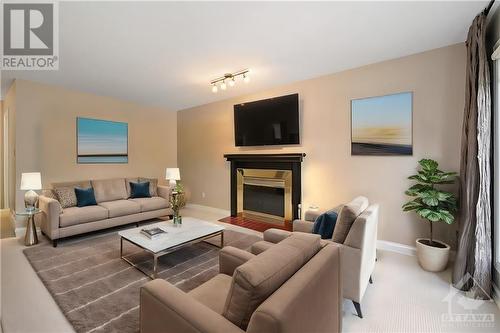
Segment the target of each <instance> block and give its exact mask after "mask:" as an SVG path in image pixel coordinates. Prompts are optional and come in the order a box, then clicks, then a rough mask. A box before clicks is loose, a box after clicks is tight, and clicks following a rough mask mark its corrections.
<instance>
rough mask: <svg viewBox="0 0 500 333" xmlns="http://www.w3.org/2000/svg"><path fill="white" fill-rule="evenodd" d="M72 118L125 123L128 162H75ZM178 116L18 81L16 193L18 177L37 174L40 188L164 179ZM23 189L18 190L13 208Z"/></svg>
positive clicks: (172, 161)
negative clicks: (96, 181) (112, 180)
mask: <svg viewBox="0 0 500 333" xmlns="http://www.w3.org/2000/svg"><path fill="white" fill-rule="evenodd" d="M76 117H90V118H97V119H105V120H114V121H122V122H127V123H128V130H129V141H128V143H129V163H127V164H77V163H76ZM176 118H177V115H176V113H175V112H169V111H168V110H166V109H162V108H154V107H146V106H141V105H137V104H133V103H129V102H124V101H120V100H116V99H113V98H108V97H102V96H96V95H90V94H85V93H80V92H75V91H70V90H66V89H63V88H60V87H55V86H50V85H45V84H40V83H36V82H31V81H23V80H17V81H16V151H17V161H16V189H18V188H19V185H20V180H21V173H22V172H30V171H40V172H41V173H42V182H43V186H44V187H49V186H50V183H51V182H56V181H66V180H81V179H98V178H108V177H125V176H134V175H136V176H139V175H142V176H148V177H157V178H159V179H160V182H163V181H164V180H163V179H164V178H165V168H166V167H167V166H176V165H177V133H176V131H177V128H176V122H177V119H176ZM23 195H24V191H20V190H17V196H16V198H17V200H16V207H17V208H18V209H20V208H22V207H23Z"/></svg>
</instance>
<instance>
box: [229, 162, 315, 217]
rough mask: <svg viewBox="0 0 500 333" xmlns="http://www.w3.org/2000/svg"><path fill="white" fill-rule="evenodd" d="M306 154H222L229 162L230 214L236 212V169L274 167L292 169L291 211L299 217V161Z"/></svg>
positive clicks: (300, 193) (300, 179)
mask: <svg viewBox="0 0 500 333" xmlns="http://www.w3.org/2000/svg"><path fill="white" fill-rule="evenodd" d="M305 156H306V154H304V153H289V154H224V158H225V159H226V160H227V161H229V162H230V163H231V174H230V177H231V216H233V217H235V216H237V214H238V206H237V205H238V203H237V196H238V194H237V191H238V189H237V186H238V184H237V183H238V181H237V170H238V169H239V168H244V169H276V170H291V171H292V213H293V219H298V218H300V214H299V207H300V202H301V196H302V175H301V174H302V168H301V163H302V161H303V159H304V157H305Z"/></svg>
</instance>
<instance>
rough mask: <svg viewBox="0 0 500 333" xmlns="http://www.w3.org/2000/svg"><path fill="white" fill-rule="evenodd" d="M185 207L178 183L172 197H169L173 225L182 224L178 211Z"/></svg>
mask: <svg viewBox="0 0 500 333" xmlns="http://www.w3.org/2000/svg"><path fill="white" fill-rule="evenodd" d="M185 205H186V198H185V197H184V188H183V186H182V184H181V183H180V182H177V184H176V186H175V188H174V190H173V191H172V195H171V196H170V206H171V207H172V210H173V212H174V225H178V224H182V216H181V215H180V210H181V208H183V207H184V206H185Z"/></svg>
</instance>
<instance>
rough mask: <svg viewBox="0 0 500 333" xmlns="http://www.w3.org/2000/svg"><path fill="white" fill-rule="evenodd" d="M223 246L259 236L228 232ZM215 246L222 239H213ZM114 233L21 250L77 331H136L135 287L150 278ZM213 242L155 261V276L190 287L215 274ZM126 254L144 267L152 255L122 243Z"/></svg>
mask: <svg viewBox="0 0 500 333" xmlns="http://www.w3.org/2000/svg"><path fill="white" fill-rule="evenodd" d="M224 238H225V245H231V246H235V247H238V248H241V249H246V248H249V247H250V245H251V244H253V243H254V242H255V241H257V240H259V239H260V238H259V237H257V236H254V235H248V234H244V233H239V232H236V231H231V230H227V231H226V232H225V235H224ZM213 242H214V244H219V242H220V237H216V238H214V239H213ZM119 251H120V241H119V236H118V234H116V233H114V234H110V235H109V234H108V235H103V236H99V237H95V238H92V239H84V240H80V241H74V242H66V243H62V244H61V246H59V247H57V248H53V247H52V246H51V245H50V244H49V243H48V242H47V243H44V244H42V245H40V246H37V247H33V248H27V249H26V250H24V254H25V256H26V258H27V259H28V261H29V262H30V263H31V265H32V266H33V268H34V270H35V271H36V273H37V274H38V276H39V278H40V279H41V280H42V282H43V284H44V285H45V286H46V287H47V289H48V290H49V292H50V294H51V295H52V296H53V297H54V300H55V301H56V303H57V304H58V305H59V307H60V308H61V310H62V312H63V313H64V315H65V316H66V318H67V319H68V320H69V322H70V323H71V324H72V325H73V327H74V329H75V331H77V332H111V331H113V332H137V331H138V328H139V289H140V287H141V286H142V285H143V284H144V283H146V282H148V281H150V279H149V278H148V277H146V276H145V275H144V274H143V273H141V272H139V271H138V270H137V269H135V268H133V267H132V266H130V265H129V264H127V263H126V262H124V261H123V260H122V259H120V252H119ZM218 252H219V248H218V247H217V246H215V245H212V244H209V243H206V242H201V243H198V244H195V245H192V246H189V247H186V248H184V249H181V250H179V251H176V252H174V253H171V254H169V255H165V256H163V257H161V258H160V259H159V270H158V272H159V274H158V278H161V279H165V280H167V281H169V282H170V283H172V284H174V285H175V286H177V287H178V288H180V289H181V290H183V291H189V290H191V289H193V288H195V287H197V286H199V285H200V284H202V283H203V282H205V281H207V280H209V279H210V278H212V277H213V276H215V275H216V274H217V273H218ZM124 253H126V254H129V255H127V256H128V258H129V259H130V260H132V261H133V262H134V263H137V264H140V265H141V266H142V268H143V269H146V270H151V269H152V258H151V255H149V254H147V253H145V252H144V251H141V250H140V249H139V248H137V247H135V246H134V245H132V244H129V243H127V242H124Z"/></svg>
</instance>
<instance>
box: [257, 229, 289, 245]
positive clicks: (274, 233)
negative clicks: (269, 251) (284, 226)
mask: <svg viewBox="0 0 500 333" xmlns="http://www.w3.org/2000/svg"><path fill="white" fill-rule="evenodd" d="M263 234H264V240H265V241H266V242H270V243H274V244H276V243H279V242H281V241H282V240H283V239H285V238H287V237H290V235H291V234H292V233H291V232H290V231H286V230H281V229H276V228H271V229H267V230H266V231H264V233H263Z"/></svg>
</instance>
